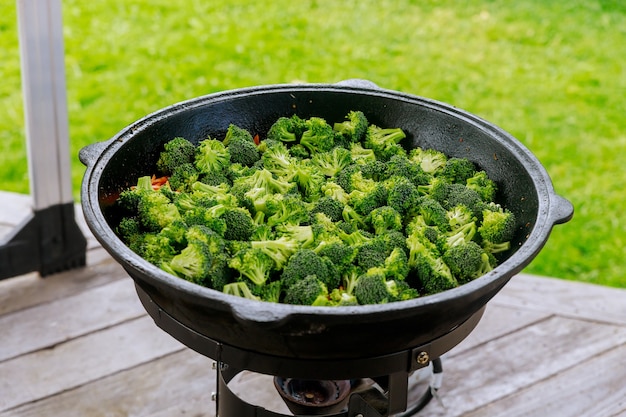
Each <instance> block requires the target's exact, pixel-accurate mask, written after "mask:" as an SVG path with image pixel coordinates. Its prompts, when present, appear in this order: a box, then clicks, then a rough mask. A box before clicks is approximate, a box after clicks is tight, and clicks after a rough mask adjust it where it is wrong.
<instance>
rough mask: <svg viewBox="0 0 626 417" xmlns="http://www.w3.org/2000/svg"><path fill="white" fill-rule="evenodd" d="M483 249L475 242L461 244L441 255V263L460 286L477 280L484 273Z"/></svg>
mask: <svg viewBox="0 0 626 417" xmlns="http://www.w3.org/2000/svg"><path fill="white" fill-rule="evenodd" d="M483 255H484V256H486V254H485V251H484V250H483V248H481V247H480V245H478V244H477V243H476V242H473V241H469V242H462V243H460V244H458V245H454V246H452V247H450V248H449V249H448V250H447V251H446V252H445V253H444V254H443V261H444V262H445V263H446V265H448V268H450V272H452V275H454V277H455V278H456V279H457V281H458V282H459V283H460V284H465V283H466V282H469V281H471V280H472V279H474V278H478V277H479V276H480V275H482V274H483V271H484V263H483V262H484V258H483Z"/></svg>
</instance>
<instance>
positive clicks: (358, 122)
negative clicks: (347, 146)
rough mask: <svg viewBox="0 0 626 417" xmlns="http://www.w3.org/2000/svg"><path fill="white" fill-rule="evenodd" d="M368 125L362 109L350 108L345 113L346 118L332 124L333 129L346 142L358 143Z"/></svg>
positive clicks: (361, 139)
mask: <svg viewBox="0 0 626 417" xmlns="http://www.w3.org/2000/svg"><path fill="white" fill-rule="evenodd" d="M368 125H369V123H368V121H367V117H365V114H364V113H363V112H362V111H354V110H352V111H350V112H348V114H347V115H346V120H344V121H342V122H336V123H335V124H334V125H333V130H334V131H335V132H337V133H339V134H340V135H341V136H342V137H343V138H345V139H346V140H347V141H348V142H353V143H358V142H362V141H363V139H364V138H365V134H366V133H367V127H368Z"/></svg>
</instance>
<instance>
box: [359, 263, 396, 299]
mask: <svg viewBox="0 0 626 417" xmlns="http://www.w3.org/2000/svg"><path fill="white" fill-rule="evenodd" d="M393 290H394V288H393V287H392V286H388V285H387V281H386V280H385V276H384V275H383V274H381V273H379V272H369V271H368V272H366V273H365V274H363V275H361V276H359V278H358V280H357V281H356V284H355V286H354V295H355V297H356V299H357V301H358V303H359V304H385V303H389V302H392V301H395V299H396V295H397V293H396V294H393V292H392V291H393Z"/></svg>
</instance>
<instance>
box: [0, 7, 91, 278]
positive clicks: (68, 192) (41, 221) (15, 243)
mask: <svg viewBox="0 0 626 417" xmlns="http://www.w3.org/2000/svg"><path fill="white" fill-rule="evenodd" d="M17 14H18V26H19V38H20V56H21V64H22V89H23V94H24V115H25V121H26V137H27V143H28V162H29V174H30V187H31V194H32V197H33V213H32V214H31V216H29V217H28V218H27V219H26V220H25V221H24V222H23V223H22V224H20V225H19V226H18V227H17V228H16V229H15V230H14V231H13V233H11V234H10V235H9V236H7V237H6V238H5V240H4V241H3V242H1V244H0V279H4V278H10V277H13V276H16V275H21V274H25V273H27V272H31V271H38V272H39V273H40V274H41V275H42V276H45V275H49V274H52V273H55V272H59V271H63V270H66V269H70V268H74V267H78V266H82V265H85V258H86V247H87V241H86V239H85V237H84V236H83V234H82V232H81V230H80V228H79V227H78V225H77V224H76V219H75V217H74V203H73V198H72V179H71V169H70V160H69V136H68V119H67V102H66V100H67V99H66V92H65V63H64V57H65V52H64V50H63V23H62V21H63V19H62V13H61V0H18V1H17Z"/></svg>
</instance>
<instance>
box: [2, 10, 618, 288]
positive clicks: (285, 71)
mask: <svg viewBox="0 0 626 417" xmlns="http://www.w3.org/2000/svg"><path fill="white" fill-rule="evenodd" d="M624 4H625V3H623V2H621V1H619V0H600V1H598V0H573V1H567V2H564V1H555V0H520V1H517V2H509V1H504V0H493V1H466V2H458V1H452V0H442V1H417V0H415V1H409V0H404V1H399V0H398V1H368V0H361V1H344V2H334V1H330V0H328V1H327V0H318V1H299V2H293V1H291V0H274V1H272V2H258V1H257V2H253V1H229V2H208V1H204V0H188V1H185V2H183V3H177V2H172V1H166V0H150V1H148V0H125V1H123V2H110V1H103V0H95V1H91V2H81V1H77V0H64V1H63V14H64V24H65V49H66V72H67V87H68V105H69V117H70V135H71V152H72V158H73V161H72V177H73V181H74V189H75V194H76V196H77V197H78V191H79V188H80V181H81V178H82V175H83V172H84V167H83V166H82V165H81V164H80V162H79V161H78V159H77V158H76V155H77V153H78V150H79V149H80V148H81V147H83V146H85V145H87V144H89V143H93V142H97V141H102V140H106V139H107V138H109V137H111V136H112V135H113V134H115V133H116V132H117V131H119V130H120V129H122V128H123V127H124V126H126V125H127V124H129V123H131V122H133V121H134V120H136V119H138V118H140V117H142V116H144V115H145V114H147V113H150V112H152V111H155V110H157V109H159V108H162V107H165V106H167V105H169V104H172V103H175V102H178V101H181V100H184V99H188V98H191V97H195V96H199V95H204V94H207V93H211V92H215V91H220V90H226V89H232V88H238V87H245V86H253V85H259V84H274V83H285V82H292V81H296V80H297V81H306V82H324V83H325V82H336V81H340V80H342V79H347V78H366V79H369V80H371V81H374V82H375V83H377V84H378V85H380V86H381V87H384V88H389V89H395V90H400V91H403V92H407V93H412V94H416V95H420V96H425V97H430V98H433V99H436V100H440V101H444V102H447V103H450V104H453V105H455V106H457V107H460V108H463V109H465V110H468V111H470V112H473V113H475V114H477V115H480V116H482V117H483V118H485V119H487V120H489V121H491V122H493V123H495V124H497V125H499V126H501V127H502V128H504V129H505V130H507V131H509V132H510V133H512V134H513V135H514V136H516V137H517V138H518V139H519V140H520V141H521V142H523V143H524V144H525V145H526V146H527V147H528V148H529V149H530V150H531V151H532V152H533V153H534V154H535V155H536V156H537V157H538V158H539V160H540V161H541V162H542V164H543V165H544V166H545V167H546V169H547V171H548V172H549V173H550V175H551V177H552V179H553V182H554V185H555V188H556V191H557V193H559V194H561V195H563V196H564V197H566V198H567V199H569V200H570V201H572V203H573V204H574V206H575V208H576V213H575V216H574V219H573V220H572V221H571V222H570V223H567V224H565V225H561V226H557V227H556V228H555V229H554V231H553V234H552V236H551V238H550V240H549V241H548V243H547V245H546V247H545V248H544V250H543V251H542V252H541V253H540V255H539V256H538V257H537V258H536V259H535V260H534V261H533V263H532V264H531V265H530V266H529V267H528V268H527V270H526V272H529V273H535V274H543V275H551V276H556V277H562V278H567V279H573V280H580V281H587V282H594V283H599V284H603V285H611V286H619V287H626V263H625V262H623V255H624V246H625V242H624V236H625V235H626V215H625V214H624V208H625V207H626V205H625V204H624V202H623V201H624V197H625V196H624V191H623V188H622V186H623V183H624V180H625V179H626V168H625V163H626V156H625V155H626V133H625V130H626V121H625V117H624V115H625V114H626V100H625V99H624V96H625V93H626V67H625V64H624V62H625V61H624V57H625V56H626V6H624ZM0 9H1V10H2V13H0V61H1V62H2V65H0V79H1V80H2V82H1V83H0V103H1V105H2V111H1V112H0V165H1V166H3V167H4V169H3V171H2V172H1V173H0V178H1V179H2V183H1V185H0V189H3V190H12V191H18V192H24V193H27V192H28V190H29V189H28V172H27V162H26V145H25V142H24V122H23V111H22V97H21V84H20V73H19V53H18V45H17V27H16V11H15V6H14V4H10V2H9V5H3V6H0Z"/></svg>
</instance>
